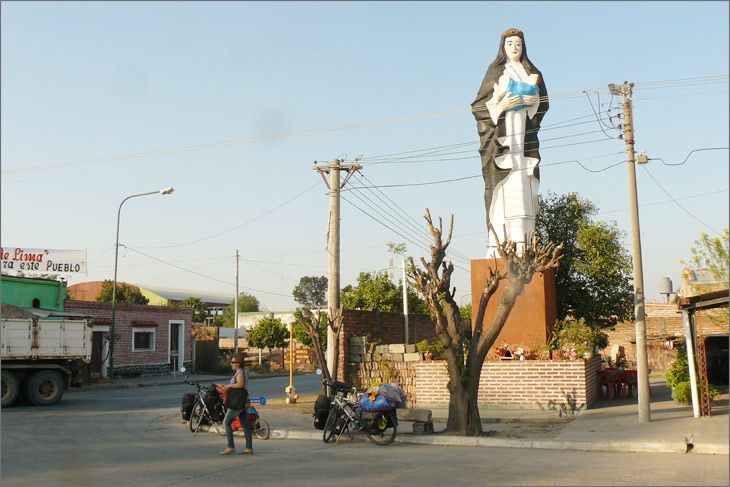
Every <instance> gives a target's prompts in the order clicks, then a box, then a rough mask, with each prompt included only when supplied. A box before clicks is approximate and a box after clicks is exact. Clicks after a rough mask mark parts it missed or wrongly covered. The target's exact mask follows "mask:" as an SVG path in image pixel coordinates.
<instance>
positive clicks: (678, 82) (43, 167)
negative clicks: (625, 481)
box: [0, 75, 728, 175]
mask: <svg viewBox="0 0 730 487" xmlns="http://www.w3.org/2000/svg"><path fill="white" fill-rule="evenodd" d="M727 80H728V76H727V75H714V76H703V77H696V78H684V79H674V80H659V81H648V82H637V83H635V85H636V86H642V87H644V88H645V89H659V88H667V87H680V86H688V85H698V84H712V83H720V82H727ZM605 90H606V88H605V87H602V88H593V89H590V90H587V91H591V92H605ZM583 91H586V90H581V91H580V92H567V93H558V94H553V95H549V96H548V97H547V99H549V100H550V101H551V102H555V101H560V100H568V99H571V98H577V97H580V96H583V95H582V94H583ZM478 110H481V108H479V109H478ZM484 110H486V107H484ZM470 111H471V107H470V108H467V109H456V110H449V111H442V112H431V113H423V114H413V115H401V116H394V117H387V118H381V119H376V120H370V121H363V122H355V123H349V124H342V125H335V126H330V127H321V128H314V129H304V130H299V131H291V132H282V133H278V134H270V135H262V136H256V137H247V138H243V139H231V140H225V141H220V142H211V143H204V144H197V145H189V146H181V147H172V148H167V149H159V150H153V151H146V152H135V153H127V154H120V155H113V156H106V157H98V158H93V159H82V160H75V161H66V162H58V163H46V164H34V165H31V166H26V167H20V168H16V169H6V170H4V171H0V174H2V175H10V174H19V173H26V172H36V171H47V170H57V169H66V168H70V167H79V166H87V165H93V164H103V163H109V162H116V161H126V160H134V159H143V158H147V157H159V156H164V155H170V154H180V153H186V152H195V151H201V150H208V149H216V148H222V147H229V146H235V145H245V144H252V143H257V142H263V141H269V140H276V139H282V138H287V137H298V136H307V135H315V134H320V133H328V132H337V131H342V130H351V129H355V128H363V127H371V126H377V125H383V124H387V123H397V122H403V121H415V120H426V119H429V118H438V117H446V116H453V115H459V114H462V113H466V112H470Z"/></svg>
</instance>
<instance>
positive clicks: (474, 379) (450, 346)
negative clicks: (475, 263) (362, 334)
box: [409, 209, 563, 436]
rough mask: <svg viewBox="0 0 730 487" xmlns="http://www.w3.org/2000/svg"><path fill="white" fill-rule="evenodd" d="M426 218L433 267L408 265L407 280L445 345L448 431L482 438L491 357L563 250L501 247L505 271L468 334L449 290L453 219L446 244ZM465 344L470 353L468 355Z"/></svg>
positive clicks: (492, 281)
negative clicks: (528, 292) (491, 306)
mask: <svg viewBox="0 0 730 487" xmlns="http://www.w3.org/2000/svg"><path fill="white" fill-rule="evenodd" d="M423 216H424V218H425V220H426V222H427V223H428V228H429V230H430V231H431V235H432V237H433V240H434V243H433V245H432V246H431V261H430V262H427V261H426V260H425V259H423V258H421V263H422V264H423V269H419V268H416V266H415V265H414V263H413V259H412V258H411V259H409V275H410V277H411V278H412V279H413V281H414V286H415V287H416V289H418V291H419V292H420V293H421V294H423V296H424V297H425V299H426V303H427V304H428V308H429V313H430V315H431V318H432V319H433V320H434V322H435V323H436V333H437V334H438V336H439V337H440V339H441V341H442V342H443V343H444V354H445V355H446V363H447V366H448V372H449V383H448V389H449V394H450V396H449V419H448V423H447V430H448V431H449V432H453V433H458V434H462V435H467V436H477V435H480V434H481V433H482V423H481V419H480V416H479V406H478V404H477V397H478V393H479V378H480V376H481V373H482V366H483V365H484V360H485V359H486V358H487V352H488V351H489V349H490V348H491V347H492V345H494V342H495V340H496V339H497V336H498V335H499V332H500V331H502V328H503V327H504V324H505V322H506V321H507V318H508V317H509V314H510V312H511V311H512V308H513V307H514V304H515V301H516V300H517V298H518V297H519V295H520V294H521V293H522V290H523V289H524V287H525V285H527V284H528V283H529V282H530V280H531V279H532V276H533V275H534V274H535V272H544V271H546V270H548V269H554V268H557V266H558V263H559V261H560V252H561V250H562V247H563V246H562V244H561V245H558V246H557V247H555V246H554V245H553V244H552V243H548V244H547V245H542V244H541V243H540V242H539V241H538V239H537V238H536V237H534V236H533V237H532V238H531V239H530V243H529V244H528V245H525V248H524V249H521V252H517V244H516V243H515V242H511V241H507V242H499V243H498V246H497V252H498V253H499V256H500V258H501V259H502V260H503V265H502V266H498V265H497V261H496V259H495V260H494V262H493V264H492V265H491V266H490V269H489V272H488V274H487V278H486V280H485V283H484V288H483V290H482V294H481V298H480V300H479V306H478V308H477V309H476V319H475V321H474V326H473V327H472V329H471V330H466V329H465V328H464V326H463V324H462V321H461V318H460V316H459V307H458V305H457V304H456V301H454V294H455V293H456V288H454V289H451V274H452V272H453V271H454V265H453V264H452V263H451V262H446V261H445V258H446V249H447V248H448V246H449V244H450V243H451V234H452V231H453V228H454V215H453V214H452V215H451V221H450V224H449V230H448V234H447V236H446V239H445V240H444V238H443V228H442V222H441V219H440V218H439V223H438V227H435V226H434V224H433V220H432V219H431V213H430V212H429V210H428V209H426V211H425V213H424V215H423ZM490 231H491V232H492V234H493V235H494V236H495V238H496V232H494V229H493V228H492V227H491V225H490ZM503 280H506V281H507V287H506V288H504V290H503V292H502V293H501V296H500V298H499V304H498V306H497V309H496V312H495V313H494V316H493V317H492V318H491V320H490V321H489V323H486V324H485V323H484V317H485V312H486V309H487V305H488V303H489V302H490V300H491V299H492V298H493V297H494V295H495V293H496V292H497V288H498V287H499V284H500V282H501V281H503ZM467 334H468V335H467ZM467 342H468V352H467V351H466V350H465V344H466V343H467Z"/></svg>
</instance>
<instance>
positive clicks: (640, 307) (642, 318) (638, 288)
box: [608, 81, 651, 423]
mask: <svg viewBox="0 0 730 487" xmlns="http://www.w3.org/2000/svg"><path fill="white" fill-rule="evenodd" d="M633 88H634V84H633V83H629V82H627V81H624V84H623V85H621V86H617V85H614V84H610V85H608V89H609V91H610V92H611V94H612V95H619V96H622V97H623V105H624V141H625V142H626V162H627V163H628V164H627V166H628V168H629V202H630V206H631V243H632V257H633V267H634V316H635V319H636V375H637V382H638V384H637V385H638V396H639V422H640V423H648V422H650V421H651V412H650V408H649V362H648V359H647V351H646V312H645V310H644V269H643V266H642V261H641V235H640V233H639V197H638V195H637V191H636V167H635V165H634V163H635V160H634V117H633V108H632V100H631V94H632V92H633Z"/></svg>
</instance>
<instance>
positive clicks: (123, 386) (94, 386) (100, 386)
mask: <svg viewBox="0 0 730 487" xmlns="http://www.w3.org/2000/svg"><path fill="white" fill-rule="evenodd" d="M288 376H289V373H288V372H287V373H277V374H266V375H251V376H249V378H248V379H249V380H256V379H270V378H272V377H288ZM229 379H230V376H227V375H226V376H219V377H216V376H210V377H209V378H208V379H206V380H207V381H219V382H220V381H227V380H229ZM181 384H187V382H185V381H184V380H183V379H177V380H166V381H161V382H138V383H135V384H90V385H84V386H83V387H74V388H72V389H67V390H66V391H65V393H69V392H81V391H88V390H92V389H131V388H134V387H153V386H154V387H157V386H175V385H181Z"/></svg>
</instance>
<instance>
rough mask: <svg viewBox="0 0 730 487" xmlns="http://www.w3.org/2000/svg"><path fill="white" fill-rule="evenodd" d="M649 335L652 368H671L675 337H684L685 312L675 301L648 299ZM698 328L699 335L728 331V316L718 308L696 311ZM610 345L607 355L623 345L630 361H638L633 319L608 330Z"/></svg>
mask: <svg viewBox="0 0 730 487" xmlns="http://www.w3.org/2000/svg"><path fill="white" fill-rule="evenodd" d="M645 310H646V338H647V356H648V361H649V368H650V369H651V370H656V371H664V370H667V369H669V367H670V365H671V363H672V362H673V361H674V355H675V351H674V349H673V346H672V341H673V340H674V339H675V338H678V337H684V327H683V325H682V315H681V314H680V313H679V309H678V308H677V305H676V304H663V303H646V305H645ZM695 325H696V326H695V328H696V329H697V333H698V334H700V335H710V334H725V333H727V332H728V324H727V320H726V318H725V319H723V318H722V316H721V314H720V313H719V312H718V311H717V310H710V311H704V312H698V313H696V314H695ZM606 333H607V334H608V340H609V345H608V348H606V349H604V350H603V352H602V354H603V356H604V357H608V356H609V355H610V353H611V347H612V346H613V345H620V346H622V347H624V351H625V353H626V358H627V360H628V361H629V364H630V365H633V364H635V363H636V325H635V324H634V322H633V321H628V322H623V323H619V324H618V325H616V326H615V327H614V329H613V330H606Z"/></svg>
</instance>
